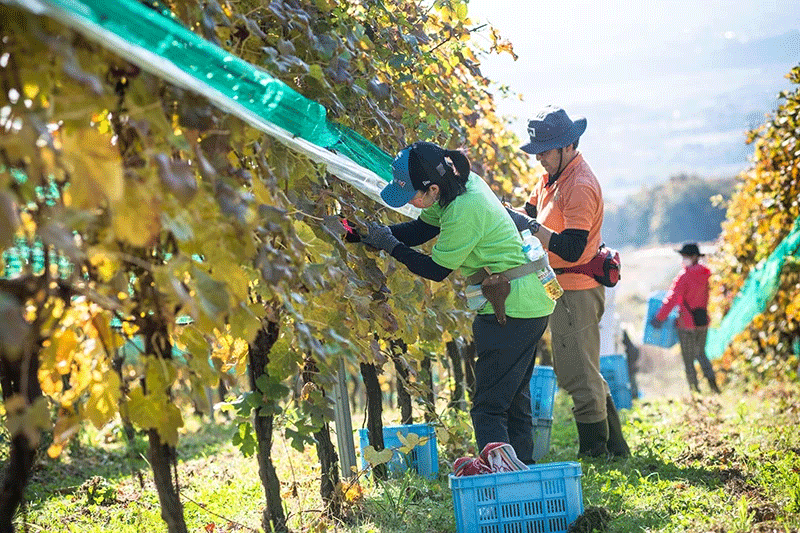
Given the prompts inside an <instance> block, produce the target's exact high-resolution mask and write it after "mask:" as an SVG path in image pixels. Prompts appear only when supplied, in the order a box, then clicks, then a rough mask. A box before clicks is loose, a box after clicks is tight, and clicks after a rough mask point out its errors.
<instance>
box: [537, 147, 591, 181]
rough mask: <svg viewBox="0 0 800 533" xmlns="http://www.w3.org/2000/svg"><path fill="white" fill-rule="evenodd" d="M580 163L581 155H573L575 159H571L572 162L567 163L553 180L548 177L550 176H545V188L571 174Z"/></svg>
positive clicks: (577, 153)
mask: <svg viewBox="0 0 800 533" xmlns="http://www.w3.org/2000/svg"><path fill="white" fill-rule="evenodd" d="M580 161H583V154H581V152H580V151H578V152H576V153H575V157H573V158H572V161H570V162H569V163H567V166H565V167H564V170H562V171H561V173H560V174H558V175H556V177H555V179H553V178H552V176H550V174H548V175H547V183H546V184H545V187H550V186H551V185H552V184H554V183H555V182H556V181H558V180H559V179H561V178H563V177H564V176H569V175H570V174H572V171H573V170H575V167H576V166H577V165H578V163H579V162H580Z"/></svg>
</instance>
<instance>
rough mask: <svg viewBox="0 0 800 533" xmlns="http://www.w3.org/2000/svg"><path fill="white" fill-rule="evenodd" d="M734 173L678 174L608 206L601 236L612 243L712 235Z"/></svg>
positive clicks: (722, 214)
mask: <svg viewBox="0 0 800 533" xmlns="http://www.w3.org/2000/svg"><path fill="white" fill-rule="evenodd" d="M735 183H736V180H735V178H726V179H707V178H702V177H699V176H695V175H687V174H680V175H677V176H673V177H671V178H670V179H669V180H668V181H666V182H665V183H662V184H660V185H656V186H654V187H648V188H645V189H643V190H642V191H640V192H638V193H637V194H635V195H633V196H630V197H628V198H627V199H626V200H625V201H624V202H623V203H622V204H621V205H608V206H606V212H605V219H604V221H603V239H604V240H605V242H606V244H608V245H609V246H611V247H615V248H624V247H642V246H647V245H653V244H663V243H678V242H683V241H700V242H703V241H713V240H714V239H716V237H717V236H718V235H719V234H720V231H721V223H722V221H723V220H724V219H725V203H726V201H727V200H728V199H729V198H730V197H731V194H732V193H733V190H734V185H735Z"/></svg>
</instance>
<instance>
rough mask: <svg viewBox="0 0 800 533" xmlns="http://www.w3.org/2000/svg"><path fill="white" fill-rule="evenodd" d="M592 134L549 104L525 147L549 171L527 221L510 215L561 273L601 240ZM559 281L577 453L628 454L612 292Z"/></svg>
mask: <svg viewBox="0 0 800 533" xmlns="http://www.w3.org/2000/svg"><path fill="white" fill-rule="evenodd" d="M585 130H586V119H585V118H579V119H577V120H575V121H574V122H573V121H572V120H571V119H570V118H569V116H568V115H567V113H566V111H564V110H563V109H561V108H559V107H553V106H547V107H545V108H544V109H543V110H541V111H540V112H539V113H538V114H537V115H536V117H535V118H533V119H531V120H530V121H529V122H528V135H529V136H530V142H529V143H527V144H526V145H524V146H522V148H521V149H522V150H523V151H524V152H526V153H528V154H533V155H535V156H536V159H537V160H538V161H539V162H540V163H541V164H542V166H543V167H544V169H545V171H546V174H545V175H544V176H543V178H542V179H541V180H540V181H539V182H538V183H537V184H536V186H535V187H534V189H533V191H532V192H531V197H530V200H529V201H528V202H527V203H526V204H525V209H524V211H525V213H526V214H527V216H525V215H523V214H521V213H519V212H517V211H513V210H509V211H510V213H509V214H511V216H512V218H513V219H514V221H515V223H516V225H517V228H518V229H520V231H521V230H522V229H523V228H526V227H527V228H529V229H530V230H531V233H532V234H533V235H534V236H536V237H537V238H538V239H539V240H540V241H541V242H542V246H543V247H544V249H545V250H548V254H549V259H550V265H551V266H552V267H553V268H554V269H555V270H556V272H557V273H558V272H559V269H562V268H567V267H571V266H576V265H583V264H585V263H588V262H589V260H590V259H591V258H592V257H594V256H595V255H596V254H597V251H598V249H599V247H600V244H601V241H602V239H601V236H600V228H601V226H602V224H603V194H602V191H601V189H600V184H599V183H598V181H597V178H596V177H595V175H594V173H593V172H592V170H591V168H589V165H588V164H587V163H586V161H585V160H584V159H583V155H582V154H581V153H580V152H579V151H578V139H579V138H580V136H581V135H582V134H583V132H584V131H585ZM528 217H532V218H528ZM558 282H559V283H560V284H561V287H562V288H563V289H564V294H563V295H562V296H561V297H560V298H559V299H558V300H557V301H556V307H555V310H554V311H553V314H552V316H551V317H550V331H551V334H552V347H553V368H554V370H555V373H556V378H557V380H558V385H559V387H561V388H563V389H564V390H566V391H567V392H568V393H569V395H570V396H571V397H572V402H573V409H572V411H573V414H574V416H575V423H576V426H577V429H578V443H579V448H578V454H579V455H581V456H589V457H601V456H606V455H607V454H611V455H612V456H616V457H628V456H630V449H629V448H628V444H627V443H626V442H625V438H624V437H623V435H622V427H621V424H620V420H619V415H618V414H617V409H616V407H615V406H614V400H613V399H612V398H611V391H610V389H609V387H608V383H606V381H605V379H603V376H602V375H601V374H600V319H601V318H602V316H603V311H604V308H605V287H603V286H602V285H600V284H599V283H598V282H597V281H595V279H594V278H592V277H590V276H588V275H585V274H579V273H562V274H559V275H558Z"/></svg>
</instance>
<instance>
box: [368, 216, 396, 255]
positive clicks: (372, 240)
mask: <svg viewBox="0 0 800 533" xmlns="http://www.w3.org/2000/svg"><path fill="white" fill-rule="evenodd" d="M367 229H368V230H369V234H367V235H362V236H361V242H363V243H364V244H367V245H369V246H372V247H373V248H377V249H378V250H384V251H386V252H388V253H389V254H391V253H392V250H394V247H395V246H397V245H398V244H400V241H398V240H397V238H395V236H394V235H392V230H391V229H389V226H384V225H383V224H378V223H376V222H367Z"/></svg>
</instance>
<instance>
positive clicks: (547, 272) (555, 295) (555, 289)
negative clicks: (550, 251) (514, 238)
mask: <svg viewBox="0 0 800 533" xmlns="http://www.w3.org/2000/svg"><path fill="white" fill-rule="evenodd" d="M522 251H523V252H524V253H525V255H526V256H527V258H528V260H530V261H531V262H532V263H533V264H534V268H535V272H536V276H537V277H538V278H539V281H541V282H542V286H544V290H545V292H547V296H549V297H550V298H551V299H552V300H554V301H555V300H558V299H559V298H560V297H561V295H562V294H564V289H562V288H561V285H560V284H559V283H558V279H556V273H555V272H554V271H553V268H552V267H551V266H550V260H549V259H548V258H547V252H545V251H544V248H542V243H541V242H539V239H537V238H536V237H534V236H533V234H532V233H531V230H529V229H525V230H522Z"/></svg>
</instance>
